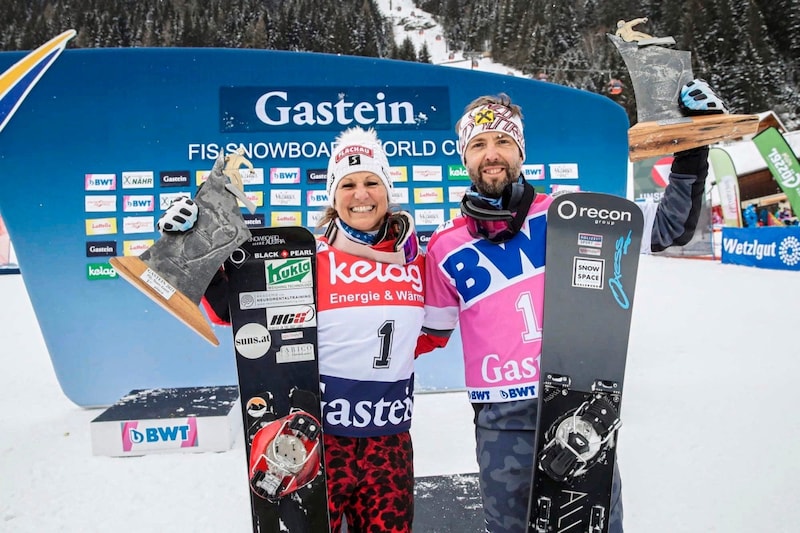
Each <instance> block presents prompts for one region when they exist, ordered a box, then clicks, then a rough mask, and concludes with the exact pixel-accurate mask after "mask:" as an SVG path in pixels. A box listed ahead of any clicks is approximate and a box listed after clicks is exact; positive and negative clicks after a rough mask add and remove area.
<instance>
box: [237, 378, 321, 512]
mask: <svg viewBox="0 0 800 533" xmlns="http://www.w3.org/2000/svg"><path fill="white" fill-rule="evenodd" d="M297 392H298V391H297V390H293V391H292V393H290V397H293V396H295V393H297ZM259 399H260V400H261V401H262V402H264V401H265V400H271V399H272V395H271V394H270V395H268V394H265V395H263V396H262V397H260V398H259ZM293 399H294V398H293ZM249 407H250V405H249V402H248V408H249ZM253 407H256V406H253ZM259 407H261V408H262V409H263V411H264V412H266V413H271V412H272V406H267V405H264V406H259ZM248 410H249V409H248ZM259 425H260V426H261V427H260V428H259V429H258V430H257V431H256V433H255V435H254V436H253V442H252V444H251V446H250V488H251V489H252V491H253V492H254V493H255V494H256V495H258V496H259V497H261V498H265V499H267V500H270V501H277V500H279V499H280V498H283V497H284V496H286V495H288V494H291V493H292V492H294V491H296V490H297V489H299V488H302V487H304V486H306V485H308V484H309V483H310V482H311V481H312V480H313V479H314V478H316V477H317V474H319V472H320V469H321V468H320V467H321V463H322V446H321V443H320V439H321V435H322V427H321V425H320V423H319V421H318V420H317V419H316V418H315V417H314V416H313V415H311V414H309V413H308V411H306V410H303V409H301V408H298V407H292V408H291V410H290V412H289V414H288V415H287V416H284V417H282V418H278V419H276V420H273V421H271V422H266V421H264V420H262V421H261V423H260V424H259Z"/></svg>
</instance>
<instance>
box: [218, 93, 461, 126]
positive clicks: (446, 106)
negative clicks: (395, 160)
mask: <svg viewBox="0 0 800 533" xmlns="http://www.w3.org/2000/svg"><path fill="white" fill-rule="evenodd" d="M450 122H451V121H450V93H449V89H448V87H392V88H389V87H356V88H354V87H222V88H221V89H220V127H221V131H223V132H254V131H298V130H304V131H307V130H317V131H340V130H342V129H344V128H347V127H350V126H364V127H370V126H373V127H375V126H379V127H381V129H383V130H386V129H395V130H449V129H450V128H451V127H452V124H451V123H450Z"/></svg>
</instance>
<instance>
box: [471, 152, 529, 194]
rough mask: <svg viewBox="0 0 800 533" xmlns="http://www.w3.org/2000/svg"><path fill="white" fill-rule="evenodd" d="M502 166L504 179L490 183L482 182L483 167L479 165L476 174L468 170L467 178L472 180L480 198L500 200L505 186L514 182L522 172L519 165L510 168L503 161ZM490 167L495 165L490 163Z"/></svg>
mask: <svg viewBox="0 0 800 533" xmlns="http://www.w3.org/2000/svg"><path fill="white" fill-rule="evenodd" d="M502 165H503V166H504V167H505V169H506V175H505V179H503V180H497V181H492V182H487V181H484V180H483V175H482V173H483V169H484V166H485V165H483V164H481V165H480V167H478V172H477V174H475V173H473V172H472V171H471V170H469V169H468V172H469V177H470V179H471V180H472V184H473V185H475V190H477V191H478V193H480V194H481V195H482V196H486V197H488V198H500V197H501V196H502V195H503V189H505V188H506V185H508V184H509V183H513V182H515V181H516V180H517V177H519V175H520V172H521V171H522V165H521V164H519V165H516V166H515V167H514V168H512V167H511V166H510V165H509V164H508V163H506V162H505V161H503V162H502ZM492 166H496V163H492Z"/></svg>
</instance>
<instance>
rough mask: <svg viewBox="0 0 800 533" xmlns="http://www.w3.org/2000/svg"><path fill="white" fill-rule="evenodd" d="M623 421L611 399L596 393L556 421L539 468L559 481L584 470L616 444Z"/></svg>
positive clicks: (540, 459)
mask: <svg viewBox="0 0 800 533" xmlns="http://www.w3.org/2000/svg"><path fill="white" fill-rule="evenodd" d="M621 425H622V421H621V420H620V419H619V414H618V412H617V409H616V408H615V407H614V405H613V404H612V403H611V401H609V400H608V399H607V398H606V397H605V396H604V395H602V394H595V395H593V396H592V397H591V398H589V399H588V400H586V401H585V402H583V403H582V404H581V405H580V406H579V407H578V408H577V409H575V410H574V411H572V412H571V413H566V414H565V415H564V416H562V417H561V418H559V419H558V420H556V421H555V422H554V423H553V425H552V426H551V428H550V429H549V430H548V433H547V444H545V446H544V448H543V449H542V452H541V453H540V454H539V469H540V470H542V471H543V472H544V473H545V474H547V475H548V476H549V477H550V478H551V479H553V480H554V481H558V482H564V481H567V480H568V479H570V478H575V477H578V476H581V475H583V474H585V473H586V471H587V470H589V468H591V467H592V466H593V465H594V464H596V463H597V461H598V460H599V459H600V458H601V457H602V456H603V454H604V452H605V451H606V450H607V449H609V448H610V447H612V446H613V440H612V439H613V437H614V434H615V432H616V430H617V429H619V427H620V426H621Z"/></svg>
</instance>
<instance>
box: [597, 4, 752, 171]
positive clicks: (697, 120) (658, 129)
mask: <svg viewBox="0 0 800 533" xmlns="http://www.w3.org/2000/svg"><path fill="white" fill-rule="evenodd" d="M643 22H647V19H646V18H640V19H634V20H632V21H629V22H625V21H624V20H620V21H619V22H618V23H617V31H616V34H615V35H611V34H607V35H608V38H609V39H610V40H611V42H612V43H614V46H616V47H617V50H619V53H620V54H621V55H622V59H623V60H624V61H625V66H626V67H627V69H628V72H629V73H630V77H631V81H632V83H633V92H634V95H635V97H636V114H637V119H638V120H637V123H636V124H635V125H634V126H633V127H631V128H630V129H629V130H628V144H629V146H630V159H631V161H639V160H642V159H647V158H649V157H656V156H659V155H666V154H672V153H675V152H679V151H682V150H688V149H690V148H696V147H698V146H705V145H708V144H712V143H715V142H719V141H722V140H726V139H738V138H741V137H743V136H745V135H751V134H755V133H756V131H757V130H758V116H756V115H732V114H722V113H720V114H712V115H699V116H686V115H684V114H683V112H682V111H681V108H680V105H679V103H678V101H679V98H680V91H681V88H682V87H683V86H684V85H686V84H687V83H688V82H690V81H692V80H693V79H694V75H693V74H692V62H691V52H688V51H682V50H672V49H669V48H665V47H664V46H660V45H671V44H675V40H674V39H673V38H672V37H651V36H650V35H647V34H646V33H642V32H639V31H635V30H633V26H635V25H637V24H641V23H643Z"/></svg>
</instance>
